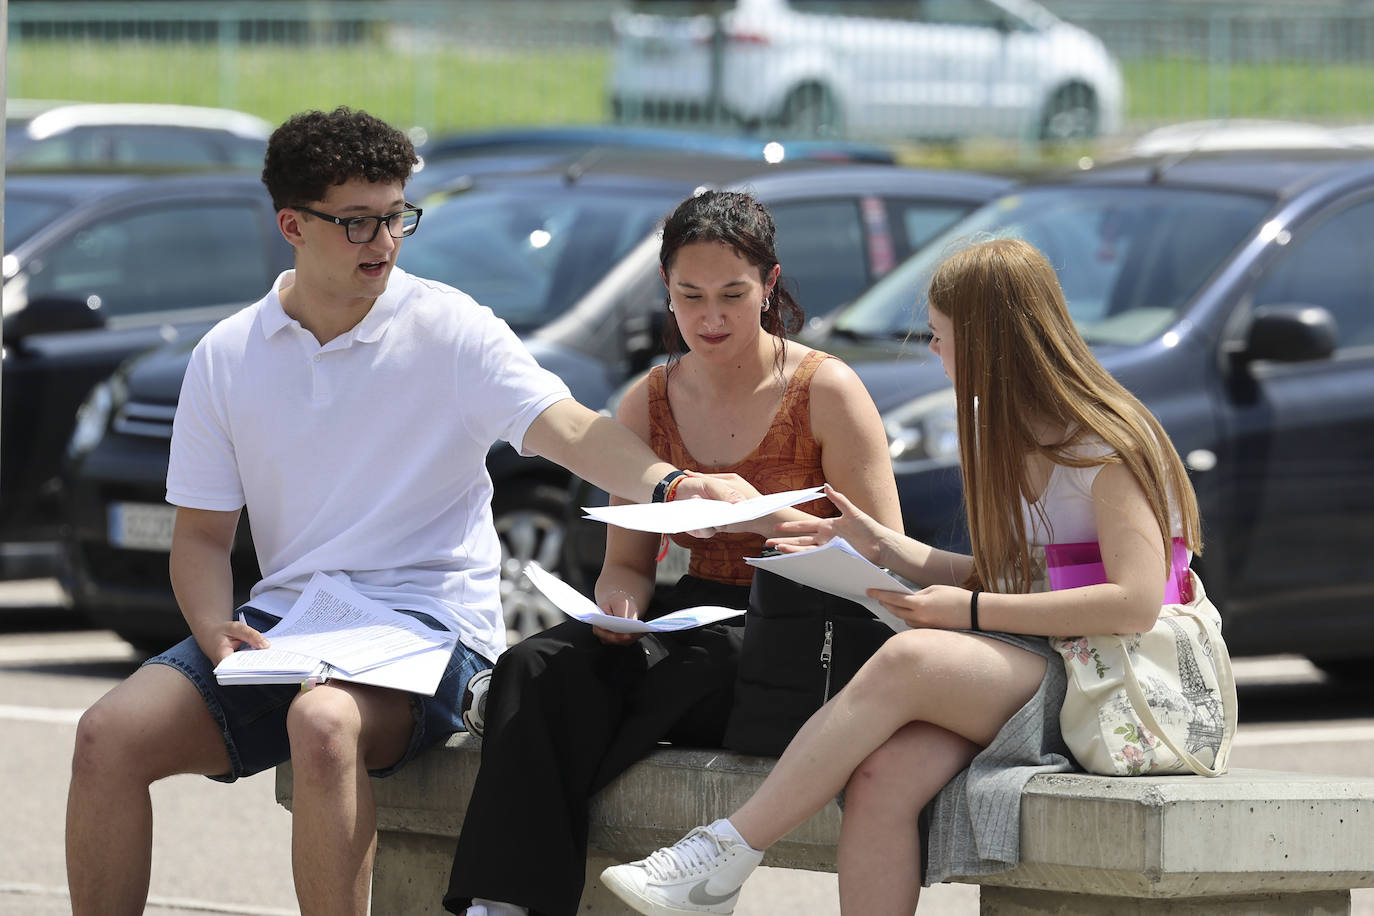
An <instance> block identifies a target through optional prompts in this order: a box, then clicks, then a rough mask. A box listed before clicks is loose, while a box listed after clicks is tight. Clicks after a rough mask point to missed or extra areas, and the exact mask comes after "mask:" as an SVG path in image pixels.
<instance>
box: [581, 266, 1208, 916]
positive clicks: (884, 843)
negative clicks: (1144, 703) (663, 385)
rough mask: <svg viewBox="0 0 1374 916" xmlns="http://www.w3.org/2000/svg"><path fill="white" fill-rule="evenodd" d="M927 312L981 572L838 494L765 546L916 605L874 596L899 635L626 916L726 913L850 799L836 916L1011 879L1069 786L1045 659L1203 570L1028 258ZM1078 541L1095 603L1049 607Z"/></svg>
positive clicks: (646, 882)
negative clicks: (1058, 780)
mask: <svg viewBox="0 0 1374 916" xmlns="http://www.w3.org/2000/svg"><path fill="white" fill-rule="evenodd" d="M929 301H930V319H929V320H930V330H931V341H930V349H931V352H932V353H934V354H935V355H936V356H937V357H938V358H939V359H940V361H941V363H942V364H943V366H944V369H945V373H946V375H948V376H949V379H950V381H951V382H953V384H954V394H955V398H956V401H957V404H958V418H959V456H960V464H961V467H962V471H963V480H964V499H965V503H966V505H967V509H968V520H969V534H970V538H971V541H972V544H973V553H972V555H964V554H956V553H950V552H948V551H942V550H937V549H935V548H933V547H931V546H929V545H927V544H923V543H921V542H919V541H914V540H912V539H910V538H907V537H904V536H903V535H902V534H901V532H899V531H893V530H889V529H888V527H887V526H886V525H885V524H884V523H881V522H878V521H877V520H876V519H874V518H872V517H871V516H869V515H867V514H865V512H864V511H863V510H861V509H860V508H859V507H857V506H855V505H854V504H852V503H851V502H850V501H849V500H847V499H845V498H844V497H843V496H842V495H841V494H839V493H837V492H834V491H833V490H831V491H828V495H829V496H830V498H831V500H832V501H833V502H834V503H835V505H836V506H837V507H838V508H839V509H840V510H841V514H840V515H839V516H836V517H833V518H827V519H809V520H802V521H794V522H787V523H784V524H783V525H781V526H779V531H780V533H781V534H782V535H783V537H780V538H777V539H775V540H774V541H772V542H770V543H775V545H776V546H778V547H780V548H782V549H784V550H802V549H808V548H810V547H813V546H815V545H818V544H822V543H824V542H826V541H828V540H829V539H830V538H831V537H835V536H840V537H844V538H845V539H846V540H847V541H849V543H850V544H851V545H853V546H854V548H855V549H856V550H858V551H859V552H860V553H862V554H863V555H864V556H866V557H867V558H868V559H869V560H871V561H872V562H874V563H877V564H880V565H883V566H886V567H889V568H890V569H892V570H893V571H894V572H897V573H899V574H900V575H903V576H905V577H906V578H907V579H909V580H911V581H913V582H919V583H921V584H923V585H925V586H926V587H925V588H923V589H921V590H920V591H918V592H915V593H900V592H892V591H880V590H876V589H875V590H871V591H870V592H869V594H870V596H872V597H873V598H876V599H877V600H879V601H881V602H882V603H883V604H884V605H885V606H886V607H887V608H888V610H890V611H892V613H893V614H895V615H897V616H898V617H900V618H902V619H903V620H905V621H906V622H907V623H908V624H909V625H910V627H911V629H908V630H904V631H902V632H900V633H897V634H896V635H895V636H893V637H892V638H891V639H889V640H888V641H887V642H886V643H885V644H884V645H883V646H882V648H880V649H878V651H877V652H876V653H875V654H874V655H873V657H872V658H870V659H869V661H868V663H867V664H865V665H864V666H863V668H861V669H860V670H859V672H858V674H856V675H855V676H854V678H853V680H851V681H850V682H849V683H848V685H846V686H845V688H844V689H843V690H841V691H840V692H839V693H838V694H837V695H836V696H835V697H834V699H832V700H831V701H830V702H829V703H827V704H826V705H825V706H823V707H821V709H820V710H819V711H818V712H816V713H815V714H814V715H813V716H812V717H811V719H810V720H809V721H808V722H807V723H806V725H805V726H803V728H802V729H801V731H800V732H798V733H797V735H796V737H795V738H794V739H793V741H792V743H791V744H790V745H788V747H787V750H786V751H785V752H784V753H783V755H782V757H781V758H779V760H778V763H777V765H776V766H775V767H774V768H773V770H772V772H771V773H770V774H769V776H768V778H767V779H766V780H765V781H764V783H763V785H762V786H760V787H759V790H758V791H757V792H755V793H754V795H753V796H752V797H751V798H750V799H749V800H748V801H746V802H745V803H744V805H742V806H741V807H740V808H739V809H738V810H737V811H735V812H734V813H733V814H731V815H730V816H729V817H728V818H722V819H720V820H718V821H716V822H715V823H713V824H711V825H709V826H704V827H697V828H695V829H694V830H692V831H691V832H690V833H688V834H687V836H686V837H685V838H683V839H682V840H681V841H679V842H678V843H677V844H675V845H673V846H670V847H667V848H665V849H660V850H658V851H657V852H654V853H652V854H651V855H649V856H648V857H646V858H645V859H642V860H640V861H638V862H634V863H631V864H628V865H617V866H613V867H612V868H609V869H607V870H606V871H605V872H604V873H603V874H602V880H603V881H604V882H605V883H606V885H607V886H608V887H610V888H611V890H612V891H614V892H615V893H616V894H617V895H618V896H620V897H621V898H622V899H624V900H625V901H626V902H627V903H629V904H630V906H632V907H633V908H634V909H635V910H637V911H638V912H641V913H653V914H655V916H667V914H677V913H683V914H686V913H722V914H724V913H731V912H733V911H734V906H735V903H736V901H737V899H738V891H739V888H740V886H741V885H742V884H743V882H744V880H745V879H746V878H747V877H748V876H749V874H750V873H751V872H752V871H753V869H754V868H755V867H756V866H757V865H758V864H759V862H760V861H761V860H762V859H763V850H765V849H767V848H768V847H769V846H771V845H772V844H773V843H775V842H777V841H778V840H779V839H781V838H782V837H783V836H785V835H786V834H787V833H789V832H790V831H791V830H793V829H794V828H796V827H797V826H799V825H801V824H802V823H803V822H804V821H805V820H806V819H807V818H808V817H810V816H811V815H812V814H813V813H814V812H816V811H818V810H820V808H821V807H822V806H824V805H825V804H826V803H828V802H829V801H830V799H832V798H833V797H834V796H835V794H836V793H838V792H840V791H842V790H843V792H844V799H845V809H844V820H843V824H842V826H841V830H840V847H839V875H840V910H841V912H844V913H855V914H860V916H871V914H897V913H912V912H914V911H915V909H916V903H917V899H918V897H919V895H920V890H921V886H922V884H923V883H925V884H929V883H933V882H938V881H943V880H946V879H949V878H951V877H955V876H960V875H976V874H988V873H993V872H997V871H1004V870H1006V869H1009V868H1012V867H1013V866H1015V865H1016V862H1017V860H1018V856H1019V842H1020V829H1019V826H1020V825H1019V819H1018V818H1019V811H1020V795H1021V791H1022V789H1023V788H1024V786H1025V784H1026V781H1027V780H1029V779H1030V777H1031V776H1032V775H1034V774H1035V773H1037V772H1050V771H1056V770H1068V769H1071V768H1072V763H1071V758H1070V754H1069V751H1068V748H1067V747H1066V746H1065V745H1064V741H1063V738H1062V736H1061V734H1060V729H1059V712H1060V708H1061V707H1062V705H1063V702H1064V694H1065V682H1066V678H1065V671H1064V663H1063V662H1062V661H1061V660H1060V658H1059V655H1058V653H1057V652H1056V651H1055V650H1054V649H1053V648H1052V647H1051V646H1050V643H1049V640H1048V639H1047V638H1046V637H1049V636H1078V635H1088V636H1092V635H1098V634H1110V633H1138V632H1144V631H1146V630H1149V629H1150V628H1151V626H1152V625H1153V624H1154V622H1155V619H1156V618H1157V617H1158V616H1159V612H1160V609H1161V607H1162V605H1163V601H1164V597H1165V593H1166V583H1167V582H1168V581H1169V579H1170V577H1171V576H1172V577H1177V576H1179V575H1180V570H1177V569H1174V568H1173V566H1172V564H1171V559H1170V558H1171V554H1172V543H1171V542H1172V541H1173V540H1174V539H1181V540H1182V541H1183V542H1184V544H1186V546H1187V548H1188V550H1190V551H1193V552H1197V551H1199V550H1200V549H1201V537H1200V534H1199V522H1198V510H1197V501H1196V498H1195V497H1194V494H1193V490H1192V486H1191V484H1190V483H1189V481H1188V477H1187V475H1186V473H1185V472H1184V469H1183V464H1182V462H1181V461H1180V460H1179V457H1178V455H1177V454H1176V453H1175V451H1174V449H1173V448H1172V445H1171V443H1170V442H1169V437H1168V435H1167V434H1166V433H1165V432H1164V429H1163V427H1161V426H1160V424H1159V421H1158V420H1156V419H1155V417H1154V416H1153V415H1151V414H1150V412H1149V410H1148V409H1146V408H1145V406H1144V405H1143V404H1141V403H1140V401H1139V400H1138V399H1136V398H1135V397H1134V396H1133V395H1132V394H1130V392H1128V391H1127V390H1126V389H1125V388H1124V387H1122V386H1121V384H1120V383H1119V382H1117V381H1116V380H1115V379H1113V378H1112V376H1111V375H1110V374H1108V373H1107V371H1106V370H1105V369H1103V368H1102V366H1101V364H1100V363H1099V362H1098V361H1097V359H1096V358H1095V357H1094V356H1093V354H1092V351H1091V350H1090V349H1089V348H1088V346H1087V344H1086V343H1085V342H1084V340H1083V338H1082V336H1081V335H1080V334H1079V333H1078V331H1077V329H1076V328H1075V327H1074V324H1073V321H1072V320H1071V319H1070V317H1069V312H1068V308H1067V307H1066V305H1065V302H1064V295H1063V292H1062V291H1061V290H1060V287H1059V282H1058V279H1057V277H1056V276H1055V272H1054V269H1053V268H1052V267H1051V266H1050V264H1049V262H1048V261H1046V260H1045V258H1044V256H1043V255H1041V254H1040V252H1039V251H1037V250H1036V249H1035V248H1033V247H1031V246H1030V245H1028V244H1026V243H1025V242H1023V241H1020V240H1015V239H999V240H993V241H987V242H983V243H980V244H976V245H972V246H970V247H968V248H966V249H964V250H962V251H960V252H957V253H955V254H953V255H951V256H950V257H949V258H948V259H947V260H946V261H945V262H944V263H943V264H942V265H941V266H940V268H939V269H938V270H937V271H936V273H935V275H934V277H933V279H932V280H931V283H930V292H929ZM1087 541H1094V542H1097V543H1098V544H1099V545H1100V548H1101V552H1102V561H1103V567H1104V570H1105V581H1103V582H1100V583H1098V584H1092V585H1083V586H1080V587H1076V588H1066V589H1062V590H1057V591H1045V590H1044V587H1043V581H1042V580H1043V572H1044V570H1043V563H1044V553H1043V549H1042V548H1043V547H1044V546H1046V545H1048V544H1052V543H1081V542H1087ZM980 599H981V600H980ZM1219 740H1220V738H1219V737H1218V741H1219ZM922 815H924V816H922ZM703 891H704V892H705V894H706V896H707V897H709V900H710V902H709V903H705V904H702V903H701V902H700V898H701V897H702V892H703Z"/></svg>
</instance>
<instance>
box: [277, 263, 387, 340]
mask: <svg viewBox="0 0 1374 916" xmlns="http://www.w3.org/2000/svg"><path fill="white" fill-rule="evenodd" d="M407 276H408V275H407V274H406V273H405V271H403V270H401V269H400V268H399V267H393V268H392V269H391V276H390V277H389V278H388V279H387V284H386V292H384V293H382V294H381V295H380V296H378V297H377V301H376V302H374V303H372V308H370V309H368V310H367V314H366V315H364V316H363V320H362V321H360V322H358V323H357V325H355V326H354V328H353V330H352V331H350V332H349V334H348V335H347V337H348V339H349V340H350V341H356V342H358V343H372V342H374V341H376V340H380V339H381V336H382V335H383V334H385V333H386V329H387V327H389V326H390V324H391V321H392V319H393V318H395V317H396V313H397V311H399V310H400V305H401V300H402V299H403V298H405V296H404V293H403V292H402V289H403V288H404V286H405V284H404V283H402V282H400V281H401V280H402V279H403V278H405V277H407ZM295 279H296V271H295V270H284V271H282V273H281V275H280V276H278V277H277V282H275V283H273V284H272V292H271V293H269V294H268V296H267V298H266V300H265V301H264V302H263V306H262V311H261V313H260V319H261V322H262V333H263V336H264V337H269V338H270V337H272V336H273V335H275V334H276V333H277V332H278V331H280V330H281V329H282V328H285V327H287V326H289V325H292V324H295V323H296V319H294V318H292V317H291V316H290V315H288V314H286V309H284V308H282V305H281V291H282V290H283V289H284V288H286V287H288V286H290V285H291V284H292V283H293V282H295Z"/></svg>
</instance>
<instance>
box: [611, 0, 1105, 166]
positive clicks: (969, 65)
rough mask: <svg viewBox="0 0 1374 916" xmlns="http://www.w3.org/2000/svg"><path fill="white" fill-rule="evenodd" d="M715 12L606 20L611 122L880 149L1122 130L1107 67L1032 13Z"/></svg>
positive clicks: (949, 3)
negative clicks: (903, 140)
mask: <svg viewBox="0 0 1374 916" xmlns="http://www.w3.org/2000/svg"><path fill="white" fill-rule="evenodd" d="M685 6H686V4H680V5H677V8H679V9H681V8H683V7H685ZM721 6H722V7H724V8H725V11H724V12H722V13H721V14H720V15H719V17H712V16H709V15H694V16H669V15H659V14H656V13H653V12H648V11H649V10H651V9H656V8H664V9H668V8H673V7H674V5H673V4H658V3H650V2H647V0H635V2H634V3H633V4H632V8H631V9H629V10H626V11H623V12H621V13H619V14H617V16H616V17H615V19H614V30H615V55H614V65H613V67H612V72H611V78H610V97H611V105H612V109H613V112H614V113H615V115H616V117H617V118H618V119H620V120H627V121H638V120H651V119H652V120H658V119H663V118H668V119H674V120H676V119H690V118H695V117H701V116H705V117H712V118H715V117H720V116H725V117H729V118H733V119H737V120H739V121H741V122H743V123H745V124H748V125H751V126H752V125H760V124H769V125H777V126H780V127H782V128H784V129H788V130H791V131H794V132H796V133H799V134H803V135H810V136H816V135H820V136H827V135H829V136H841V135H843V136H853V137H860V136H863V137H883V138H887V139H891V138H898V137H909V138H922V139H960V138H965V137H976V136H995V137H1010V138H1021V139H1049V140H1058V139H1075V138H1083V137H1092V136H1097V135H1100V134H1112V133H1115V132H1116V131H1118V130H1119V128H1120V124H1121V109H1122V80H1121V73H1120V69H1119V68H1118V66H1117V64H1116V61H1115V60H1114V59H1113V58H1112V56H1111V55H1110V54H1109V53H1108V52H1107V50H1106V48H1105V47H1104V46H1103V44H1102V42H1101V41H1100V40H1098V39H1097V38H1096V37H1095V36H1093V35H1091V34H1089V33H1088V32H1085V31H1083V30H1082V29H1080V28H1077V27H1075V26H1072V25H1069V24H1068V23H1065V22H1063V21H1061V20H1059V19H1057V18H1056V17H1055V16H1054V15H1052V14H1051V13H1050V12H1049V11H1048V10H1046V9H1044V8H1043V7H1040V6H1038V5H1036V4H1035V3H1032V2H1030V0H906V2H902V3H893V2H862V0H851V2H843V3H841V2H836V0H738V2H735V3H733V4H722V5H721ZM838 11H843V13H842V14H841V13H840V12H838ZM897 16H901V17H902V18H895V17H897ZM716 74H718V77H717V76H716Z"/></svg>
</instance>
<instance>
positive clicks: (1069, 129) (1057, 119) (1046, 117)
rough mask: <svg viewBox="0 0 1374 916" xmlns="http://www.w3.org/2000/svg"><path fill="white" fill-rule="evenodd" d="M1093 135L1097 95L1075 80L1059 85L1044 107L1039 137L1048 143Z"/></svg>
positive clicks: (1095, 121)
mask: <svg viewBox="0 0 1374 916" xmlns="http://www.w3.org/2000/svg"><path fill="white" fill-rule="evenodd" d="M1095 136H1097V96H1096V94H1095V93H1094V92H1093V91H1092V90H1091V89H1089V88H1088V87H1087V86H1084V85H1082V84H1081V83H1075V84H1073V85H1070V86H1064V87H1062V88H1060V89H1059V90H1058V91H1057V92H1055V94H1054V95H1053V96H1052V97H1051V98H1050V101H1049V104H1047V105H1046V106H1045V113H1044V114H1043V115H1042V116H1041V119H1040V139H1042V140H1045V141H1047V142H1050V143H1064V142H1069V141H1074V140H1087V139H1090V138H1092V137H1095Z"/></svg>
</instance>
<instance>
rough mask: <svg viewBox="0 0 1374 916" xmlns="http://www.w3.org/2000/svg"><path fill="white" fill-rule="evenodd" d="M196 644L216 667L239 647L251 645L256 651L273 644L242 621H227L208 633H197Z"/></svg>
mask: <svg viewBox="0 0 1374 916" xmlns="http://www.w3.org/2000/svg"><path fill="white" fill-rule="evenodd" d="M196 643H197V644H198V645H199V646H200V650H201V651H202V652H204V653H205V656H206V657H207V658H209V659H210V661H211V663H212V664H215V665H218V664H219V663H220V662H222V661H224V660H225V659H226V658H228V657H229V656H230V655H232V654H233V653H234V652H236V651H237V650H238V648H239V646H242V645H249V646H252V647H253V648H254V649H266V648H267V647H268V646H270V645H271V644H272V643H271V642H269V641H268V639H267V637H266V636H263V635H262V634H261V633H259V632H258V631H257V630H255V629H253V628H252V627H250V626H249V625H248V624H246V623H244V622H243V621H241V620H226V621H224V622H223V623H222V624H220V625H219V626H217V627H214V628H213V629H211V630H210V632H208V633H197V634H196Z"/></svg>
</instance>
